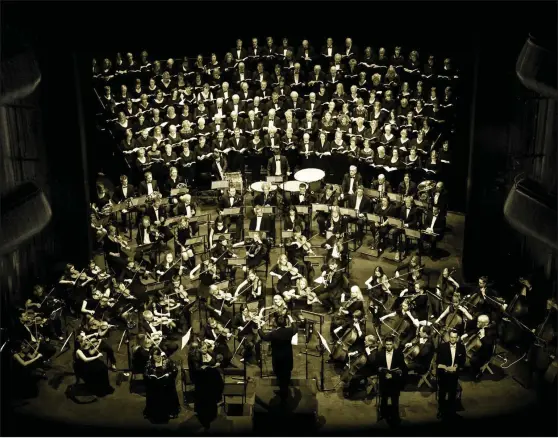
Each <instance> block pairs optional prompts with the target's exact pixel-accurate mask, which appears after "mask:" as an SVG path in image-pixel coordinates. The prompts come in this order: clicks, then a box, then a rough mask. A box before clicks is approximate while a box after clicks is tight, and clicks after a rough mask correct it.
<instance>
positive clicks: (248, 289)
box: [234, 270, 263, 303]
mask: <svg viewBox="0 0 558 438" xmlns="http://www.w3.org/2000/svg"><path fill="white" fill-rule="evenodd" d="M262 287H263V282H262V280H261V279H260V278H259V277H258V275H257V274H256V272H255V271H253V270H250V271H248V276H247V277H246V280H244V281H243V282H242V283H240V284H239V285H238V287H237V288H236V291H235V293H234V297H235V298H236V297H238V296H239V295H241V294H245V296H246V302H248V303H250V302H254V301H260V300H261V299H262Z"/></svg>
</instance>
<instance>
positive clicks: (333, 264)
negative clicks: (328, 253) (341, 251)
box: [318, 258, 343, 315]
mask: <svg viewBox="0 0 558 438" xmlns="http://www.w3.org/2000/svg"><path fill="white" fill-rule="evenodd" d="M321 278H322V279H323V280H324V282H323V284H322V286H323V287H322V288H321V292H320V293H319V294H318V298H319V300H320V301H321V302H322V303H323V305H324V307H325V308H326V309H327V313H328V314H329V315H331V314H333V313H334V312H335V310H337V309H339V307H341V294H342V292H343V290H342V288H343V273H342V272H341V270H340V269H338V263H337V260H335V259H334V258H332V259H329V261H328V263H327V265H324V266H322V275H321Z"/></svg>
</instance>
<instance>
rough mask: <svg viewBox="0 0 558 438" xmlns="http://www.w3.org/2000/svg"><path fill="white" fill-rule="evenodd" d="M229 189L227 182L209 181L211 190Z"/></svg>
mask: <svg viewBox="0 0 558 438" xmlns="http://www.w3.org/2000/svg"><path fill="white" fill-rule="evenodd" d="M229 187H230V185H229V181H227V180H221V181H211V190H223V189H228V188H229Z"/></svg>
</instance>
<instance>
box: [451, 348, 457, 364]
mask: <svg viewBox="0 0 558 438" xmlns="http://www.w3.org/2000/svg"><path fill="white" fill-rule="evenodd" d="M456 351H457V345H456V344H453V345H452V344H450V353H451V366H453V364H454V363H455V352H456Z"/></svg>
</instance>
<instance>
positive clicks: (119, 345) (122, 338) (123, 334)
mask: <svg viewBox="0 0 558 438" xmlns="http://www.w3.org/2000/svg"><path fill="white" fill-rule="evenodd" d="M127 331H128V329H125V330H124V332H123V333H122V337H121V338H120V343H119V344H118V350H117V351H120V347H121V346H122V341H124V336H125V335H126V332H127Z"/></svg>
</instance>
